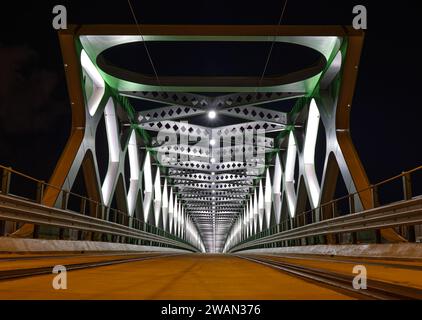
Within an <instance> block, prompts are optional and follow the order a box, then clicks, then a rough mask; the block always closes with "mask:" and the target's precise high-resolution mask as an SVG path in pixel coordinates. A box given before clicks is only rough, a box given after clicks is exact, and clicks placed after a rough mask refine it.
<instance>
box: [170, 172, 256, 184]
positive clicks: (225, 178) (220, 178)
mask: <svg viewBox="0 0 422 320" xmlns="http://www.w3.org/2000/svg"><path fill="white" fill-rule="evenodd" d="M168 177H169V178H171V179H173V180H175V181H176V180H177V181H181V180H186V181H202V182H204V181H205V182H235V181H253V178H252V177H249V176H245V175H237V174H236V175H228V174H226V175H210V174H201V173H198V174H186V175H169V176H168Z"/></svg>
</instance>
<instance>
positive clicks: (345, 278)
mask: <svg viewBox="0 0 422 320" xmlns="http://www.w3.org/2000/svg"><path fill="white" fill-rule="evenodd" d="M234 256H235V257H238V258H240V259H245V260H248V261H251V262H254V263H257V264H260V265H265V266H267V267H270V268H273V269H277V270H279V271H282V272H284V273H287V274H289V275H292V276H295V277H298V278H301V279H304V280H307V281H311V282H314V283H318V284H321V285H324V286H326V287H330V288H332V289H334V290H336V291H340V292H342V293H345V294H347V295H349V296H352V297H355V298H358V299H365V300H368V299H369V300H419V299H422V290H420V289H417V288H413V287H407V286H402V285H397V284H393V283H389V282H384V281H379V280H372V279H368V280H367V289H354V288H353V285H352V281H353V278H354V276H355V275H350V276H349V275H345V274H341V273H336V272H332V271H327V270H322V269H317V268H310V267H305V266H302V265H297V264H292V263H287V262H283V261H278V260H274V259H271V258H268V257H265V256H259V255H245V254H236V255H234Z"/></svg>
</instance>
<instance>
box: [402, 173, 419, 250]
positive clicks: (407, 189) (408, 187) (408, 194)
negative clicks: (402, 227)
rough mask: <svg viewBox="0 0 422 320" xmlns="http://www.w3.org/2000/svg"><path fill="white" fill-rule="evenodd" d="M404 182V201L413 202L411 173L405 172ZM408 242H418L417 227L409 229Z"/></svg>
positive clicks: (409, 227)
mask: <svg viewBox="0 0 422 320" xmlns="http://www.w3.org/2000/svg"><path fill="white" fill-rule="evenodd" d="M402 181H403V198H404V200H411V199H412V196H413V194H412V178H411V176H410V173H405V172H403V176H402ZM407 240H409V242H415V241H416V231H415V226H408V227H407Z"/></svg>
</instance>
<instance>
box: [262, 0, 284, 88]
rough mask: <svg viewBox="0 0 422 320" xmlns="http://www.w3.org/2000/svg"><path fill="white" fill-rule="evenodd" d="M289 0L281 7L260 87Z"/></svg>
mask: <svg viewBox="0 0 422 320" xmlns="http://www.w3.org/2000/svg"><path fill="white" fill-rule="evenodd" d="M287 2H288V0H285V1H284V3H283V6H282V7H281V13H280V17H279V19H278V23H277V27H276V34H275V36H274V39H273V41H272V42H271V46H270V50H269V51H268V55H267V59H266V61H265V65H264V70H263V71H262V73H261V77H260V78H259V83H258V88H259V87H260V86H261V84H262V81H263V80H264V77H265V73H266V72H267V68H268V64H269V62H270V59H271V54H272V52H273V49H274V45H275V42H276V39H277V36H278V27H279V26H280V25H281V22H282V20H283V17H284V12H285V11H286V6H287ZM258 88H257V89H258Z"/></svg>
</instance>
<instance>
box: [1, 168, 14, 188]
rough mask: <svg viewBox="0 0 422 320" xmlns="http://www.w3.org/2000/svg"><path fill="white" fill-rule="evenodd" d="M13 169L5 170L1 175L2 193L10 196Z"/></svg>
mask: <svg viewBox="0 0 422 320" xmlns="http://www.w3.org/2000/svg"><path fill="white" fill-rule="evenodd" d="M11 170H12V168H11V167H8V168H7V169H3V172H2V175H1V193H3V194H8V193H9V190H10V180H11V178H12V171H11Z"/></svg>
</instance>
